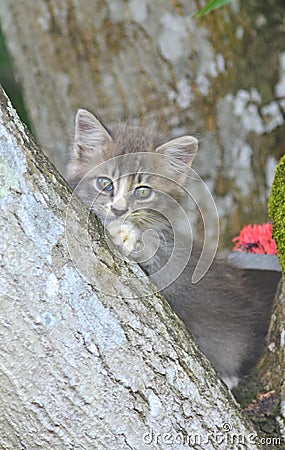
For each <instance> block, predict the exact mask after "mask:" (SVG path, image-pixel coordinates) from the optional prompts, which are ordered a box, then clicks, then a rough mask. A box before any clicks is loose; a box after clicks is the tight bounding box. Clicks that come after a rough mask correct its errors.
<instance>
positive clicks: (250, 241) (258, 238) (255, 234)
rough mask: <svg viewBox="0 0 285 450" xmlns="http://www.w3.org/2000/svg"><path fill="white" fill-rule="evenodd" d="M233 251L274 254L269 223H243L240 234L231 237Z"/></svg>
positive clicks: (274, 245)
mask: <svg viewBox="0 0 285 450" xmlns="http://www.w3.org/2000/svg"><path fill="white" fill-rule="evenodd" d="M232 241H233V242H235V246H234V251H238V252H246V253H263V254H264V253H265V254H271V255H276V253H277V249H276V243H275V241H274V239H273V238H272V225H271V223H263V224H262V225H245V226H244V227H243V229H242V230H241V232H240V234H239V235H238V236H237V237H235V238H233V239H232Z"/></svg>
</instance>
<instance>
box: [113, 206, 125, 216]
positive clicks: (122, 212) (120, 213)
mask: <svg viewBox="0 0 285 450" xmlns="http://www.w3.org/2000/svg"><path fill="white" fill-rule="evenodd" d="M111 211H112V212H113V213H114V214H115V216H117V217H120V216H122V215H123V214H125V213H126V212H127V210H126V209H117V208H114V207H113V206H111Z"/></svg>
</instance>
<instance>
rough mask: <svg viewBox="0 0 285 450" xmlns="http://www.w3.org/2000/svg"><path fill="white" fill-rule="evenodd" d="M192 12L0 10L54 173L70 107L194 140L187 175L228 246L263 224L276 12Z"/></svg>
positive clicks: (25, 1)
mask: <svg viewBox="0 0 285 450" xmlns="http://www.w3.org/2000/svg"><path fill="white" fill-rule="evenodd" d="M196 10H197V2H195V1H194V0H181V1H179V2H176V1H170V0H168V1H165V0H157V1H155V2H154V1H150V0H116V1H113V0H92V1H90V0H86V1H84V2H83V1H78V0H49V1H46V0H37V1H36V2H35V1H34V0H21V1H17V0H12V1H11V0H1V3H0V16H1V23H2V28H3V31H4V32H5V35H6V38H7V44H8V47H9V50H10V52H11V54H12V56H13V58H14V62H15V68H16V71H17V75H18V78H19V79H20V81H21V82H22V85H23V89H24V94H25V100H26V105H27V108H28V111H29V113H30V117H31V120H32V124H33V127H34V131H35V133H36V136H37V139H38V142H39V143H40V145H41V147H42V148H43V149H44V150H45V151H46V152H47V154H48V155H49V157H50V158H51V160H52V161H54V162H55V164H56V166H57V167H58V168H59V169H60V170H61V171H62V172H64V168H65V163H66V157H67V153H68V148H69V146H70V143H71V141H72V134H73V118H74V115H75V111H76V109H77V108H78V107H85V108H89V109H91V110H92V111H93V112H94V113H97V114H99V116H101V118H102V119H104V120H111V121H117V120H120V119H122V118H123V117H134V118H144V119H145V120H146V121H148V122H152V123H156V124H157V126H158V127H159V128H160V129H161V130H162V131H165V132H166V133H169V134H170V135H172V136H174V135H178V134H180V135H181V134H183V133H187V134H189V133H194V134H195V135H196V136H197V137H199V138H200V140H201V149H200V152H199V156H198V160H197V164H196V166H195V168H196V169H197V170H198V173H199V175H200V176H202V177H203V178H204V179H205V181H207V182H208V185H209V187H210V189H211V192H212V193H213V194H214V195H215V199H216V203H217V208H218V211H219V215H220V218H221V228H222V233H221V235H222V239H223V243H224V244H226V245H227V246H229V244H230V238H231V237H233V236H234V235H235V234H237V233H238V232H239V230H240V229H241V227H242V226H243V225H244V224H245V223H258V222H261V221H266V220H267V195H268V189H269V186H270V184H271V181H272V177H273V174H274V168H275V165H276V160H277V159H278V158H279V156H280V155H281V154H282V153H284V150H285V149H284V141H285V131H284V130H285V127H284V109H285V83H284V79H285V78H284V77H285V75H284V68H285V56H284V55H285V54H284V38H285V36H284V34H285V33H284V26H283V24H282V20H283V19H282V18H283V17H284V1H283V0H274V1H272V2H267V3H266V2H265V3H264V2H261V3H260V4H257V3H256V1H253V0H250V1H248V2H239V1H238V0H236V1H235V2H233V3H232V5H230V6H227V7H225V8H222V9H221V10H218V11H215V13H214V14H209V15H208V16H206V17H204V18H203V19H200V20H197V19H195V18H194V17H193V15H194V13H195V12H196ZM269 49H270V51H269ZM199 201H200V206H201V207H203V199H200V200H199ZM198 218H199V214H198V212H197V220H198ZM211 219H212V218H211V217H209V220H210V221H211Z"/></svg>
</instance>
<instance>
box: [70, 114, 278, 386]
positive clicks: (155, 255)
mask: <svg viewBox="0 0 285 450" xmlns="http://www.w3.org/2000/svg"><path fill="white" fill-rule="evenodd" d="M160 144H161V140H160V139H159V137H157V136H156V135H155V134H153V133H151V132H146V130H145V129H142V128H134V127H128V126H125V125H121V126H117V127H115V128H114V129H113V130H111V132H110V133H109V132H107V131H106V129H105V128H104V127H103V126H102V125H101V124H100V122H99V121H98V120H97V119H96V118H95V117H94V116H93V115H92V114H91V113H89V112H87V111H85V110H79V112H78V113H77V120H76V134H75V145H74V155H73V157H72V158H71V162H70V165H69V167H68V174H67V176H68V179H69V182H70V184H71V186H72V187H74V188H75V187H76V191H77V193H78V195H79V196H80V197H81V198H82V200H83V201H84V202H85V203H86V204H87V205H88V206H90V207H91V208H92V209H94V210H95V211H96V212H97V214H98V215H99V217H100V218H101V220H102V222H103V224H104V225H105V227H106V229H107V231H108V233H109V234H110V235H111V238H112V240H113V241H114V243H115V244H116V245H117V246H118V247H119V249H120V250H121V252H122V254H127V255H128V256H129V257H130V258H132V259H134V260H136V261H138V262H139V263H140V264H141V266H142V267H143V269H144V270H145V271H146V272H147V273H148V274H149V275H150V276H151V277H152V278H153V280H154V281H155V282H156V283H157V284H158V286H159V287H160V288H161V290H162V291H163V293H164V294H165V297H166V298H167V300H168V301H169V303H170V304H171V306H172V307H173V309H174V311H175V312H176V313H177V314H178V316H179V317H180V318H181V319H182V320H183V321H184V323H185V325H186V327H187V328H188V329H189V330H190V332H191V333H192V334H193V335H194V337H195V339H196V341H197V343H198V344H199V346H200V347H201V349H202V350H203V351H204V353H205V354H206V355H207V356H208V358H209V359H210V360H211V362H212V363H213V365H214V367H215V368H216V369H217V371H218V372H219V373H220V375H221V376H222V377H223V379H224V380H225V381H226V382H227V383H228V385H229V386H230V387H233V386H234V385H235V384H236V382H237V380H238V378H240V377H241V376H242V375H243V374H245V373H246V372H248V371H249V370H250V368H251V367H252V366H253V364H254V363H255V362H256V359H257V357H258V355H259V353H260V350H261V347H262V344H263V341H264V336H265V334H266V330H267V325H268V318H269V311H270V305H271V301H272V297H273V293H272V291H271V290H270V288H269V287H268V286H269V283H267V279H266V277H267V274H266V273H265V274H264V277H263V279H262V280H259V281H258V283H256V284H255V283H252V281H251V278H250V277H248V276H247V273H246V272H242V271H241V270H239V271H237V270H236V269H235V268H232V267H231V266H230V265H229V264H228V263H227V261H223V260H219V259H218V258H216V260H215V261H214V263H213V264H212V266H211V268H210V270H209V271H208V273H207V274H206V276H205V277H204V278H203V279H202V280H201V281H200V282H199V283H197V284H192V283H191V277H192V272H193V269H194V268H195V267H196V263H197V259H198V256H199V254H200V251H199V250H194V252H193V254H192V255H191V258H190V260H189V261H188V262H187V259H188V258H186V257H187V254H188V253H187V252H188V246H189V245H190V244H189V242H187V241H189V227H188V223H187V219H186V218H185V213H184V211H185V209H187V207H186V203H185V197H186V192H185V189H184V188H185V186H186V185H187V183H188V182H189V172H188V168H189V167H190V166H191V163H192V161H193V159H194V157H195V154H196V151H197V141H196V139H195V138H193V137H191V136H184V137H182V138H178V139H175V140H172V141H170V142H168V143H166V144H164V145H160ZM108 180H109V181H108ZM110 182H111V184H110ZM181 207H182V208H181ZM171 227H172V228H174V229H175V233H176V234H175V243H174V244H173V239H172V238H171V235H172V232H171ZM147 229H152V230H155V232H156V234H153V233H150V234H148V235H147V236H143V232H144V231H145V230H147ZM158 237H159V238H160V243H159V245H158V239H157V238H158ZM146 242H147V245H143V244H146ZM157 245H158V248H157ZM174 249H175V252H176V254H175V252H174V253H173V254H171V252H173V250H174ZM177 249H178V250H177ZM169 256H171V258H172V266H170V269H168V270H166V271H165V270H164V271H163V270H162V271H158V269H159V268H160V267H163V266H164V265H165V263H166V261H167V260H168V258H169ZM173 258H174V259H173ZM175 258H176V259H175ZM173 261H174V262H173ZM184 261H185V262H186V263H187V264H186V267H185V269H184V270H183V265H184ZM180 262H181V267H179V265H180ZM182 263H183V264H182ZM166 267H167V266H166ZM176 270H177V273H178V275H179V273H180V272H181V274H180V275H179V276H178V278H176V279H175V271H176ZM170 281H173V282H172V283H170V284H169V282H170Z"/></svg>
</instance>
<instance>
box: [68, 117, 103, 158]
mask: <svg viewBox="0 0 285 450" xmlns="http://www.w3.org/2000/svg"><path fill="white" fill-rule="evenodd" d="M110 141H112V138H111V136H110V134H109V133H108V131H107V130H106V128H105V127H104V126H103V125H102V124H101V122H99V120H98V119H96V117H95V116H94V115H93V114H92V113H91V112H89V111H87V110H86V109H79V110H78V111H77V114H76V119H75V140H74V152H75V155H76V157H77V158H82V157H84V153H88V154H89V155H90V153H91V152H93V153H95V152H96V150H100V149H101V148H102V146H103V145H104V144H105V143H106V142H110Z"/></svg>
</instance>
